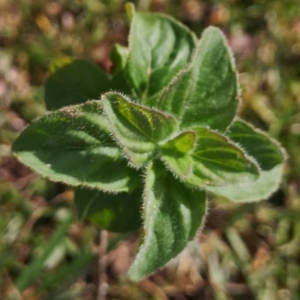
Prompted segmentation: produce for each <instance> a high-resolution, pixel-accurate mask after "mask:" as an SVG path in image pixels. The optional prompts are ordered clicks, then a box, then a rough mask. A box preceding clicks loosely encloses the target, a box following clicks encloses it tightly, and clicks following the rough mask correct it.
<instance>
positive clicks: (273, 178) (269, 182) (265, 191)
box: [206, 165, 282, 202]
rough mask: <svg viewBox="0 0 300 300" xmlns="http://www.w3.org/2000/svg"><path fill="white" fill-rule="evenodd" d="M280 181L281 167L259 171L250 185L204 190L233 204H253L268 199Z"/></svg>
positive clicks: (210, 187)
mask: <svg viewBox="0 0 300 300" xmlns="http://www.w3.org/2000/svg"><path fill="white" fill-rule="evenodd" d="M281 179H282V165H277V166H275V167H274V168H273V169H271V170H268V171H261V174H260V176H259V178H258V179H257V180H256V181H254V182H251V183H245V184H233V185H228V186H222V187H221V186H207V187H206V190H207V191H209V192H211V193H213V194H215V195H217V196H220V197H225V198H227V199H229V200H231V201H235V202H255V201H260V200H264V199H268V198H269V197H270V196H271V195H272V194H273V193H274V192H275V191H276V190H277V189H278V187H279V184H280V182H281Z"/></svg>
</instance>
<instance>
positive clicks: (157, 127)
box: [102, 93, 177, 167]
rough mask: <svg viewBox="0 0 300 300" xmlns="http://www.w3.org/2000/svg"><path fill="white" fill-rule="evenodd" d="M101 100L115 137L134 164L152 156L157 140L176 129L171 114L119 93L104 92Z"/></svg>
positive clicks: (142, 162) (138, 164)
mask: <svg viewBox="0 0 300 300" xmlns="http://www.w3.org/2000/svg"><path fill="white" fill-rule="evenodd" d="M102 102H103V109H104V112H105V114H106V116H107V118H108V120H109V122H110V125H111V129H112V131H113V133H114V136H115V138H116V140H117V141H118V143H119V144H120V145H121V147H122V148H123V150H124V152H125V153H126V155H127V156H128V158H129V160H130V161H131V162H132V163H133V165H135V166H137V167H141V166H142V165H143V164H144V163H145V162H147V161H148V160H149V159H150V158H151V157H153V155H154V154H155V151H156V149H157V144H158V143H159V142H160V141H162V140H164V139H166V138H167V137H169V136H170V135H171V134H172V133H173V132H174V131H175V130H176V129H177V122H176V119H175V118H174V117H173V116H171V115H167V114H164V113H162V112H160V111H157V110H154V109H150V108H147V107H145V106H142V105H138V104H135V103H133V102H130V101H129V100H127V98H125V97H124V96H122V95H121V94H118V93H106V94H105V95H104V96H103V97H102Z"/></svg>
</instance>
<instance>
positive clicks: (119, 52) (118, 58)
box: [110, 44, 129, 74]
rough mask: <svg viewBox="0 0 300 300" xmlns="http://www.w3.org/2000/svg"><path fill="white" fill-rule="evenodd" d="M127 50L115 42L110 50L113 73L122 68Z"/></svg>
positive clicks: (125, 61) (126, 56)
mask: <svg viewBox="0 0 300 300" xmlns="http://www.w3.org/2000/svg"><path fill="white" fill-rule="evenodd" d="M128 54H129V50H128V48H127V47H124V46H122V45H120V44H115V45H114V47H113V49H112V52H111V56H110V58H111V61H112V63H113V72H114V74H116V73H119V72H120V71H121V70H123V69H124V68H125V66H126V63H127V58H128Z"/></svg>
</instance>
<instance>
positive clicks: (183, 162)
mask: <svg viewBox="0 0 300 300" xmlns="http://www.w3.org/2000/svg"><path fill="white" fill-rule="evenodd" d="M195 142H196V133H195V132H193V131H185V132H182V133H180V134H179V135H177V136H176V137H175V138H173V139H171V140H169V141H167V142H166V143H165V144H164V145H162V147H161V149H162V157H161V159H162V161H164V162H165V164H166V167H167V168H168V169H169V170H170V171H172V172H173V173H174V174H175V175H178V176H180V177H183V178H186V177H189V176H190V175H191V172H192V170H193V160H192V157H191V155H190V152H191V151H193V149H194V147H195Z"/></svg>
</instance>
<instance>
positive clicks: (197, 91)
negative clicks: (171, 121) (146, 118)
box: [157, 27, 239, 131]
mask: <svg viewBox="0 0 300 300" xmlns="http://www.w3.org/2000/svg"><path fill="white" fill-rule="evenodd" d="M238 98H239V91H238V81H237V74H236V72H235V66H234V62H233V58H232V54H231V51H230V49H229V48H228V46H227V43H226V41H225V38H224V35H223V33H222V32H221V31H220V30H219V29H217V28H215V27H209V28H208V29H206V30H205V31H204V33H203V35H202V39H201V40H200V42H199V44H198V46H197V49H196V52H195V54H194V56H193V58H192V61H191V62H190V64H189V66H188V67H187V69H186V70H185V71H182V72H181V73H180V74H179V75H178V76H177V77H176V78H175V79H174V80H173V81H172V83H171V84H170V85H169V86H168V87H167V88H166V89H165V91H164V93H163V94H162V96H161V98H160V100H159V102H158V105H157V107H158V108H159V109H161V110H163V111H167V112H169V113H172V114H174V115H175V116H177V117H178V118H180V119H181V128H191V127H194V126H210V127H211V128H213V129H218V130H222V131H224V130H225V129H226V128H227V127H228V125H229V124H230V123H231V122H232V120H233V118H234V116H235V114H236V111H237V107H238V105H239V101H238Z"/></svg>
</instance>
